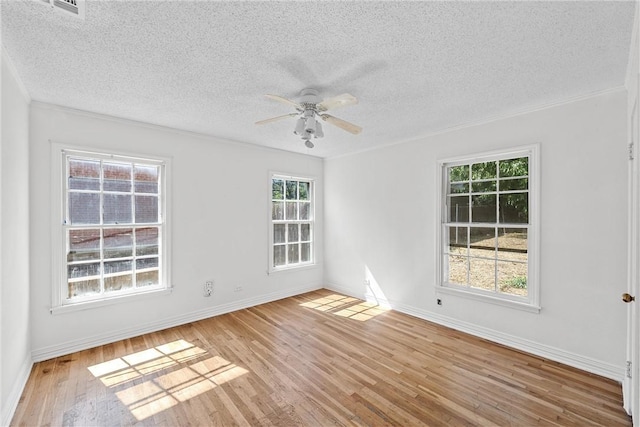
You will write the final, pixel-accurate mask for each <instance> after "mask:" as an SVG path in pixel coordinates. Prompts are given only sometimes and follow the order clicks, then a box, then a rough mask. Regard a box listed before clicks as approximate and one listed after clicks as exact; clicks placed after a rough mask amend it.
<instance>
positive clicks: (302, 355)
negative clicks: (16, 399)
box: [12, 290, 631, 426]
mask: <svg viewBox="0 0 640 427" xmlns="http://www.w3.org/2000/svg"><path fill="white" fill-rule="evenodd" d="M132 424H137V425H164V426H185V425H223V426H231V425H276V426H294V425H308V426H327V425H332V426H333V425H338V426H341V425H345V426H346V425H370V426H378V425H402V426H418V425H432V426H439V425H442V426H444V425H446V426H449V425H487V426H488V425H491V426H493V425H501V426H502V425H514V426H529V425H579V426H588V425H602V426H616V425H618V426H630V425H631V421H630V418H629V417H627V415H626V414H625V413H624V411H623V409H622V397H621V390H620V385H619V384H617V383H616V382H614V381H611V380H608V379H605V378H602V377H598V376H596V375H592V374H588V373H585V372H582V371H579V370H577V369H573V368H570V367H567V366H564V365H561V364H559V363H555V362H550V361H547V360H543V359H541V358H538V357H534V356H531V355H528V354H524V353H522V352H518V351H515V350H511V349H508V348H506V347H503V346H499V345H495V344H492V343H489V342H487V341H484V340H482V339H478V338H475V337H472V336H470V335H467V334H464V333H461V332H457V331H454V330H452V329H448V328H445V327H442V326H437V325H435V324H432V323H429V322H426V321H424V320H420V319H417V318H414V317H411V316H407V315H404V314H401V313H397V312H393V311H385V310H382V309H380V308H377V307H373V306H372V305H370V304H366V303H362V301H359V300H355V299H353V298H348V297H345V296H342V295H337V294H335V293H333V292H330V291H327V290H320V291H316V292H311V293H307V294H304V295H300V296H296V297H292V298H287V299H284V300H281V301H276V302H273V303H269V304H263V305H260V306H257V307H253V308H249V309H246V310H240V311H237V312H234V313H230V314H226V315H222V316H217V317H213V318H210V319H206V320H202V321H199V322H194V323H190V324H186V325H183V326H179V327H175V328H171V329H167V330H163V331H160V332H156V333H151V334H147V335H143V336H140V337H136V338H132V339H128V340H123V341H120V342H117V343H113V344H109V345H104V346H101V347H97V348H93V349H90V350H85V351H81V352H78V353H73V354H70V355H68V356H62V357H58V358H56V359H52V360H48V361H45V362H41V363H37V364H35V366H34V368H33V371H32V372H31V376H30V378H29V381H28V383H27V386H26V388H25V390H24V393H23V395H22V397H21V400H20V403H19V406H18V409H17V411H16V414H15V416H14V419H13V422H12V425H28V426H36V425H38V426H39V425H50V426H60V425H76V426H88V425H101V426H102V425H104V426H113V425H132Z"/></svg>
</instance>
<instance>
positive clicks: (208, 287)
mask: <svg viewBox="0 0 640 427" xmlns="http://www.w3.org/2000/svg"><path fill="white" fill-rule="evenodd" d="M212 293H213V280H207V281H206V282H204V296H205V297H210V296H211V294H212Z"/></svg>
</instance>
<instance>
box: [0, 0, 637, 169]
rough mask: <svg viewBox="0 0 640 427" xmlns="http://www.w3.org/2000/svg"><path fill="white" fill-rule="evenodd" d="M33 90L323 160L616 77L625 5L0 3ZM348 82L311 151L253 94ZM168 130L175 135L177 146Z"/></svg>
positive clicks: (626, 32) (625, 51) (629, 6)
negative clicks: (77, 10)
mask: <svg viewBox="0 0 640 427" xmlns="http://www.w3.org/2000/svg"><path fill="white" fill-rule="evenodd" d="M1 7H2V43H3V44H4V46H5V48H6V51H7V53H8V54H9V56H10V57H11V59H12V60H13V62H14V64H15V66H16V69H17V71H18V74H19V75H20V77H21V78H22V80H23V82H24V85H25V87H26V88H27V91H28V92H29V94H30V96H31V97H32V99H34V100H37V101H43V102H47V103H53V104H58V105H62V106H67V107H72V108H76V109H80V110H85V111H91V112H97V113H104V114H109V115H113V116H118V117H124V118H128V119H133V120H138V121H142V122H148V123H153V124H158V125H163V126H169V127H172V128H177V129H183V130H189V131H194V132H199V133H204V134H208V135H213V136H216V137H222V138H225V139H229V140H232V141H241V142H248V143H253V144H258V145H264V146H269V147H275V148H279V149H283V150H289V151H296V152H301V153H306V154H311V155H315V156H321V157H332V156H337V155H341V154H346V153H351V152H356V151H360V150H365V149H368V148H371V147H374V146H377V145H384V144H389V143H394V142H398V141H402V140H407V139H413V138H417V137H420V136H421V135H427V134H429V133H433V132H437V131H440V130H443V129H447V128H449V127H453V126H457V125H464V124H466V123H472V122H476V121H479V120H483V119H487V118H490V117H494V116H497V115H502V114H509V113H511V112H514V111H523V110H526V109H528V108H533V107H537V106H540V105H546V104H550V103H554V102H559V101H563V100H567V99H570V98H573V97H576V96H582V95H587V94H590V93H593V92H598V91H601V90H606V89H609V88H613V87H619V86H622V85H624V78H625V72H626V67H627V62H628V56H629V46H630V42H631V32H632V27H633V11H634V7H635V6H634V3H633V2H631V1H628V2H608V1H607V2H573V1H572V2H521V1H512V2H464V3H462V2H391V1H389V2H333V1H331V2H325V1H323V2H320V1H318V2H271V1H269V2H212V1H209V2H204V1H198V2H195V1H194V2H191V1H126V2H124V1H93V0H88V2H87V4H86V17H85V20H84V21H81V20H78V19H76V18H73V17H67V16H66V15H64V14H60V13H54V12H53V11H52V10H51V9H50V8H49V6H48V5H47V4H46V3H44V2H42V0H27V1H23V0H2V2H1ZM305 87H312V88H316V89H318V90H319V91H320V94H321V96H322V97H330V96H334V95H338V94H341V93H344V92H349V93H351V94H353V95H355V96H356V97H357V98H358V99H359V100H360V103H359V104H358V105H355V106H350V107H345V108H342V109H339V110H337V111H335V113H333V114H334V115H335V116H337V117H340V118H342V119H344V120H348V121H350V122H353V123H356V124H358V125H360V126H362V127H363V128H364V131H363V132H362V133H361V134H360V135H358V136H354V135H351V134H349V133H347V132H344V131H343V130H341V129H339V128H336V127H333V126H330V125H329V124H325V126H324V129H325V138H324V139H321V140H316V141H315V142H316V148H314V149H312V150H309V149H307V148H306V147H305V146H304V144H303V142H302V141H301V140H300V139H299V138H298V137H297V136H295V135H293V133H292V132H293V128H294V124H295V118H291V119H287V120H285V121H281V122H277V123H271V124H268V125H263V126H255V125H254V122H256V121H258V120H261V119H266V118H269V117H272V116H278V115H283V114H287V113H289V112H291V111H292V110H291V109H290V108H288V107H287V106H286V105H284V104H280V103H277V102H274V101H272V100H269V99H267V98H265V97H264V96H263V95H264V94H267V93H273V94H279V95H282V96H285V97H289V98H292V99H295V98H296V97H297V96H298V94H299V92H300V90H301V89H303V88H305ZM179 143H180V141H179V139H178V140H176V144H179Z"/></svg>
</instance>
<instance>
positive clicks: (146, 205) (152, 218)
mask: <svg viewBox="0 0 640 427" xmlns="http://www.w3.org/2000/svg"><path fill="white" fill-rule="evenodd" d="M135 199H136V223H138V224H140V223H150V222H158V220H159V218H158V197H157V196H135Z"/></svg>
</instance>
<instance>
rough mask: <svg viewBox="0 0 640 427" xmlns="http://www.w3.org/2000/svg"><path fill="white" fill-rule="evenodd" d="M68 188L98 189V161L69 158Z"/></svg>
mask: <svg viewBox="0 0 640 427" xmlns="http://www.w3.org/2000/svg"><path fill="white" fill-rule="evenodd" d="M69 189H71V190H94V191H98V190H100V162H97V161H93V160H75V159H69Z"/></svg>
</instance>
